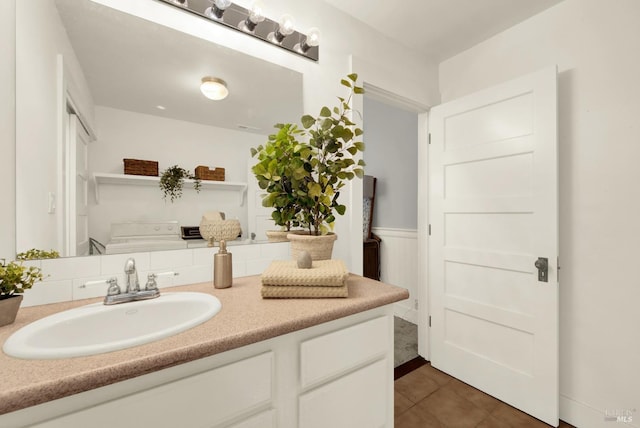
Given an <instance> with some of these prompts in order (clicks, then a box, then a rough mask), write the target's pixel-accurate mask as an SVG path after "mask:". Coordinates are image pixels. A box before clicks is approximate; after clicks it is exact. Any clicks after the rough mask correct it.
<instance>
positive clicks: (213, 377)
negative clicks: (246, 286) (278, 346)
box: [37, 352, 273, 428]
mask: <svg viewBox="0 0 640 428" xmlns="http://www.w3.org/2000/svg"><path fill="white" fill-rule="evenodd" d="M272 367H273V353H271V352H268V353H265V354H261V355H258V356H255V357H251V358H247V359H246V360H242V361H239V362H237V363H232V364H229V365H226V366H222V367H218V368H216V369H213V370H209V371H207V372H204V373H200V374H197V375H194V376H191V377H188V378H185V379H181V380H178V381H176V382H170V383H167V384H164V385H161V386H158V387H155V388H151V389H149V390H146V391H141V392H138V393H135V394H132V395H129V396H126V397H122V398H119V399H117V400H113V401H110V402H107V403H104V404H100V405H98V406H95V407H91V408H88V409H85V410H81V411H79V412H76V413H72V414H70V415H66V416H63V417H60V418H57V419H54V420H51V421H47V422H44V423H42V424H40V425H37V426H38V427H52V428H53V427H60V428H63V427H65V428H68V427H71V426H74V427H75V426H77V427H91V428H101V427H104V428H113V427H129V426H138V427H154V428H161V427H167V428H175V427H202V426H213V425H215V424H217V423H220V422H223V421H226V420H229V419H231V418H234V417H238V416H240V415H242V414H243V413H245V412H247V411H250V410H252V409H255V408H256V407H258V406H262V405H265V404H267V403H269V402H270V401H271V391H272V383H273V379H272V371H273V369H272ZM240 426H241V427H244V425H240ZM247 426H249V427H251V426H253V425H247Z"/></svg>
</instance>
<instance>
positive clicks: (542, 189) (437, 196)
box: [429, 67, 558, 426]
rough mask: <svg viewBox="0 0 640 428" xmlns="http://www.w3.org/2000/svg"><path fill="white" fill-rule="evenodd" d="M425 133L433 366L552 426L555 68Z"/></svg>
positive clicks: (466, 105) (460, 107)
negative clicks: (541, 268)
mask: <svg viewBox="0 0 640 428" xmlns="http://www.w3.org/2000/svg"><path fill="white" fill-rule="evenodd" d="M430 130H431V135H432V138H431V146H430V148H429V158H430V162H429V173H430V180H429V181H430V186H431V187H430V198H429V205H430V215H429V218H430V222H431V236H430V240H429V255H430V256H429V288H430V305H431V308H430V312H431V317H432V323H431V324H432V327H431V360H432V364H433V366H434V367H437V368H438V369H440V370H443V371H445V372H447V373H450V374H451V375H453V376H455V377H457V378H459V379H461V380H463V381H464V382H467V383H469V384H471V385H473V386H475V387H477V388H479V389H481V390H483V391H485V392H487V393H489V394H491V395H493V396H495V397H497V398H499V399H501V400H503V401H506V402H507V403H509V404H511V405H513V406H515V407H517V408H519V409H521V410H523V411H525V412H527V413H530V414H531V415H533V416H535V417H537V418H539V419H542V420H543V421H545V422H547V423H549V424H551V425H553V426H557V424H558V283H557V282H558V277H557V269H558V267H557V257H558V190H557V189H558V171H557V136H556V70H555V67H554V68H549V69H546V70H542V71H540V72H538V73H534V74H531V75H527V76H524V77H521V78H519V79H516V80H513V81H510V82H507V83H504V84H502V85H499V86H497V87H494V88H490V89H487V90H485V91H482V92H478V93H475V94H472V95H469V96H466V97H464V98H461V99H458V100H454V101H451V102H448V103H446V104H442V105H440V106H438V107H436V108H434V109H432V111H431V115H430ZM539 257H543V258H545V259H546V260H547V263H548V266H549V268H548V272H547V274H546V276H545V277H544V278H539V272H538V269H536V268H535V267H534V263H535V262H536V261H537V260H538V258H539Z"/></svg>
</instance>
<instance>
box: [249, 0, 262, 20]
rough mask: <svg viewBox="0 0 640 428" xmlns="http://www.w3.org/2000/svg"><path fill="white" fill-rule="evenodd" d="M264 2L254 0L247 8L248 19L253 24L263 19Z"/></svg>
mask: <svg viewBox="0 0 640 428" xmlns="http://www.w3.org/2000/svg"><path fill="white" fill-rule="evenodd" d="M264 18H265V16H264V4H263V3H262V2H261V1H260V0H256V1H254V2H253V4H252V5H251V9H249V20H250V21H251V22H253V23H254V24H259V23H261V22H262V21H264Z"/></svg>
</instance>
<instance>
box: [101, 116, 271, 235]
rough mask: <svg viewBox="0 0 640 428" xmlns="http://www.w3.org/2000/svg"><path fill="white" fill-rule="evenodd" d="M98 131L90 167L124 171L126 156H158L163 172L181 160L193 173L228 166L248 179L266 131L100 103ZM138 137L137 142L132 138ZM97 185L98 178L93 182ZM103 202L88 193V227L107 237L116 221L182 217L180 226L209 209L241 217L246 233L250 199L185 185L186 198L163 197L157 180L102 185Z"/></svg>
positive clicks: (232, 177)
mask: <svg viewBox="0 0 640 428" xmlns="http://www.w3.org/2000/svg"><path fill="white" fill-rule="evenodd" d="M95 123H96V134H97V135H98V138H97V140H96V141H94V142H92V143H91V144H90V145H89V170H90V172H91V173H96V172H97V173H105V172H106V173H113V174H122V173H123V171H124V169H123V168H124V164H123V161H122V160H123V159H124V158H133V159H145V160H154V161H158V163H159V172H160V173H162V171H163V170H165V169H166V168H168V167H170V166H172V165H178V166H180V167H182V168H185V169H187V170H189V171H191V173H192V174H193V172H194V169H195V167H196V166H198V165H205V166H208V167H210V168H214V167H222V168H225V181H235V182H244V183H246V181H247V168H248V163H247V162H248V160H249V158H250V150H249V149H250V148H251V147H255V146H258V145H259V144H262V143H264V141H265V139H266V137H265V136H262V135H257V134H251V133H247V132H242V131H234V130H230V129H223V128H216V127H213V126H207V125H200V124H195V123H191V122H185V121H180V120H173V119H166V118H162V117H159V116H150V115H145V114H140V113H134V112H130V111H125V110H118V109H113V108H108V107H102V106H96V109H95ZM132 142H135V144H132ZM92 185H93V183H92ZM99 191H100V203H99V204H96V201H95V197H94V196H93V192H92V194H91V195H90V197H89V233H90V236H91V237H93V238H95V239H97V240H98V241H100V242H102V243H105V244H106V243H107V242H108V240H109V236H110V231H109V227H110V225H111V223H114V222H125V221H142V220H146V221H150V220H177V221H178V222H179V223H180V225H181V226H197V225H199V224H200V219H201V217H202V214H203V213H204V212H205V211H211V210H215V211H222V212H224V213H226V215H227V218H237V219H238V220H240V223H241V224H242V230H243V232H245V237H246V236H248V235H247V231H248V229H247V203H246V202H245V203H244V204H243V205H242V206H240V203H239V195H238V193H237V192H230V191H225V190H222V191H220V190H218V191H214V190H207V189H203V190H201V191H200V193H196V192H195V191H194V190H193V188H192V187H190V185H188V184H187V185H185V187H184V191H183V196H182V198H180V199H178V200H176V201H175V202H174V203H171V202H170V201H169V200H167V201H165V200H164V199H163V193H162V191H161V190H160V188H159V187H158V186H122V185H101V186H100V189H99Z"/></svg>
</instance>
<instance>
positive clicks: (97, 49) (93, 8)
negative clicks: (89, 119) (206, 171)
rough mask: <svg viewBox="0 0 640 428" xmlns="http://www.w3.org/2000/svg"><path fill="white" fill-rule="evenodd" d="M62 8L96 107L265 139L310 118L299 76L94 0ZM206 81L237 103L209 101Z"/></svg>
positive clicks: (61, 3) (65, 0) (71, 0)
mask: <svg viewBox="0 0 640 428" xmlns="http://www.w3.org/2000/svg"><path fill="white" fill-rule="evenodd" d="M55 1H56V6H57V9H58V13H59V14H60V18H61V20H62V22H63V25H64V27H65V29H66V32H67V35H68V37H69V39H70V41H71V44H72V46H73V49H74V51H75V53H76V56H77V58H78V60H79V62H80V65H81V67H82V70H83V73H84V76H85V78H86V80H87V83H88V85H89V90H90V91H91V94H92V96H93V101H94V103H95V104H96V105H99V106H106V107H112V108H116V109H121V110H128V111H135V112H138V113H144V114H149V115H155V116H161V117H166V118H171V119H178V120H184V121H189V122H194V123H200V124H205V125H210V126H216V127H223V128H231V129H241V130H244V131H248V132H253V133H258V134H269V133H272V132H273V125H274V124H276V123H281V122H287V121H291V120H296V118H298V117H300V116H301V115H302V75H301V74H300V73H298V72H295V71H293V70H290V69H288V68H285V67H281V66H278V65H276V64H273V63H269V62H266V61H262V60H260V59H257V58H254V57H251V56H249V55H244V54H242V53H240V52H237V51H235V50H232V49H228V48H225V47H223V46H220V45H216V44H214V43H211V42H208V41H206V40H203V39H199V38H196V37H193V36H190V35H187V34H184V33H182V32H179V31H176V30H173V29H170V28H167V27H165V26H162V25H158V24H155V23H152V22H150V21H147V20H143V19H140V18H137V17H134V16H131V15H128V14H126V13H122V12H119V11H116V10H114V9H111V8H109V7H106V6H102V5H100V4H97V3H95V2H92V1H89V0H55ZM192 1H194V2H195V1H201V2H203V3H206V4H210V3H209V2H208V1H207V0H192ZM167 7H171V6H167ZM203 10H204V9H203ZM176 13H183V12H181V11H178V10H177V11H176ZM205 76H214V77H219V78H222V79H224V80H225V81H226V82H227V84H228V87H229V96H228V97H227V98H226V99H224V100H222V101H211V100H209V99H207V98H205V97H204V96H203V95H202V94H201V93H200V83H201V79H202V78H203V77H205ZM157 106H162V107H163V109H159V108H158V107H157Z"/></svg>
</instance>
